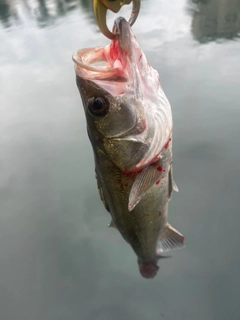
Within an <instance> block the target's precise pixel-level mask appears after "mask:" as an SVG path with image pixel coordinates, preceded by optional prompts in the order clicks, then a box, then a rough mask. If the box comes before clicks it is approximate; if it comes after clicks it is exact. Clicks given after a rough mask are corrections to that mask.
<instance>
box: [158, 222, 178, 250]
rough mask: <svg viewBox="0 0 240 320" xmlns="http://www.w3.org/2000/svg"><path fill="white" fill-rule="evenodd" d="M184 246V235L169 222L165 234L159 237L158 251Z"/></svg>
mask: <svg viewBox="0 0 240 320" xmlns="http://www.w3.org/2000/svg"><path fill="white" fill-rule="evenodd" d="M182 247H184V236H183V235H182V234H181V233H180V232H178V231H177V230H176V229H174V228H173V227H172V226H170V224H168V225H167V228H166V230H165V232H164V234H163V235H162V236H161V238H160V239H159V242H158V250H157V253H158V254H159V253H162V252H167V251H170V250H172V249H178V248H182Z"/></svg>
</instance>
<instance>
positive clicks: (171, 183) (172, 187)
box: [168, 164, 178, 199]
mask: <svg viewBox="0 0 240 320" xmlns="http://www.w3.org/2000/svg"><path fill="white" fill-rule="evenodd" d="M173 191H176V192H178V187H177V185H176V183H175V182H174V180H173V169H172V164H171V165H170V169H169V172H168V197H169V199H170V198H171V195H172V192H173Z"/></svg>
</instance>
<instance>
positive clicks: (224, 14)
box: [192, 0, 240, 42]
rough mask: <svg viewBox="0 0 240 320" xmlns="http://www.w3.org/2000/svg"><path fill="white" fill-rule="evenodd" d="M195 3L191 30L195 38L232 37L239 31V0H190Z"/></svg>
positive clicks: (205, 39) (203, 39) (203, 40)
mask: <svg viewBox="0 0 240 320" xmlns="http://www.w3.org/2000/svg"><path fill="white" fill-rule="evenodd" d="M192 2H193V3H194V4H196V8H195V12H194V14H193V21H192V32H193V35H194V37H195V39H196V40H198V41H200V42H208V41H211V40H216V39H218V38H220V39H233V38H235V37H237V36H239V32H240V0H231V1H228V0H192Z"/></svg>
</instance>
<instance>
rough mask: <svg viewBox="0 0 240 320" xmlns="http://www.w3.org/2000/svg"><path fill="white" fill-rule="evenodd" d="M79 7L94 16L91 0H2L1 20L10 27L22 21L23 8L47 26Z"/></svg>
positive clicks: (42, 24) (39, 22)
mask: <svg viewBox="0 0 240 320" xmlns="http://www.w3.org/2000/svg"><path fill="white" fill-rule="evenodd" d="M77 7H80V8H82V9H84V10H85V11H86V12H88V14H89V15H90V17H91V18H93V13H92V1H91V0H33V1H31V0H24V1H21V2H20V3H19V2H17V1H11V0H0V21H1V22H2V24H3V26H4V27H6V28H8V27H10V26H11V25H12V24H14V22H16V20H18V21H21V18H20V16H21V10H24V12H26V13H27V14H28V15H29V16H31V17H32V18H34V19H35V20H36V21H37V24H38V26H39V27H45V26H48V25H51V24H53V23H54V22H55V21H56V19H57V18H58V17H61V16H65V15H66V14H67V13H68V12H70V11H72V10H74V9H76V8H77Z"/></svg>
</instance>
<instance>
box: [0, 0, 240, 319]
mask: <svg viewBox="0 0 240 320" xmlns="http://www.w3.org/2000/svg"><path fill="white" fill-rule="evenodd" d="M124 14H125V15H126V17H127V15H128V14H129V8H126V10H125V11H124ZM113 19H114V16H113V15H110V17H109V25H111V24H112V22H113ZM133 29H134V32H135V34H136V36H137V39H138V41H139V43H140V45H141V46H142V48H143V49H144V51H145V53H146V55H147V57H148V60H149V63H150V64H151V65H153V67H154V68H156V69H157V70H158V71H159V73H160V77H161V82H162V85H163V87H164V90H165V92H166V94H167V96H168V98H169V100H170V102H171V105H172V110H173V118H174V146H173V147H174V149H173V152H174V178H175V181H176V183H177V185H178V187H179V190H180V192H179V193H178V194H174V195H173V197H172V200H171V203H170V208H169V221H170V223H171V224H172V225H173V226H174V227H175V228H176V229H178V230H179V231H180V232H182V233H183V234H184V235H185V237H186V248H185V249H183V250H179V251H175V252H173V253H172V256H173V257H172V258H171V259H166V260H164V261H160V270H159V273H158V275H157V277H156V278H154V280H150V281H148V280H146V279H143V278H141V276H140V274H139V272H138V267H137V259H136V256H135V255H134V253H133V252H132V250H131V248H130V247H129V246H128V245H127V244H126V243H125V242H124V240H123V239H122V237H121V236H120V235H119V233H118V232H117V231H116V230H112V229H111V230H110V229H108V228H107V224H108V223H109V221H110V219H109V214H108V213H106V212H105V209H104V208H103V206H102V203H101V201H100V199H99V196H98V192H97V187H96V181H95V178H94V164H93V156H92V150H91V146H90V143H89V141H88V137H87V134H86V128H85V119H84V113H83V110H82V104H81V101H80V97H79V93H78V91H77V88H76V85H75V75H74V70H73V62H72V61H71V56H72V53H73V52H74V51H76V50H77V49H79V48H84V47H92V46H97V45H105V44H107V43H108V40H107V39H106V38H104V37H103V36H102V35H101V34H100V33H99V32H98V31H97V28H96V24H95V22H94V18H93V14H92V8H91V2H90V1H87V0H85V1H83V0H82V1H70V0H68V1H66V0H55V1H54V0H52V1H51V0H48V1H47V0H38V1H37V0H35V1H30V0H25V1H23V0H22V1H16V2H14V1H10V0H1V1H0V130H1V132H0V150H1V152H0V168H1V171H0V172H1V174H0V318H1V319H2V320H8V319H9V320H40V319H41V320H42V319H44V320H55V319H56V320H66V319H70V320H75V319H81V320H120V319H121V320H122V319H129V320H132V319H137V320H155V319H166V320H203V319H204V320H215V319H216V320H225V319H238V318H239V316H240V305H239V300H240V295H239V285H240V280H239V279H240V278H239V267H240V258H239V243H240V235H239V225H240V205H239V195H240V170H239V163H240V147H239V137H240V126H239V123H240V105H239V101H240V40H239V33H240V1H239V0H231V1H225V0H208V1H207V0H205V1H190V0H189V1H187V0H179V1H165V0H155V1H154V0H151V1H150V0H149V1H147V0H145V1H142V9H141V13H140V16H139V18H138V20H137V22H136V24H135V25H134V28H133Z"/></svg>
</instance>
